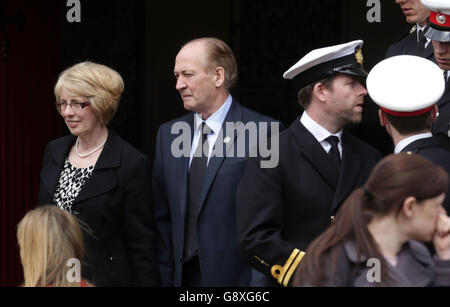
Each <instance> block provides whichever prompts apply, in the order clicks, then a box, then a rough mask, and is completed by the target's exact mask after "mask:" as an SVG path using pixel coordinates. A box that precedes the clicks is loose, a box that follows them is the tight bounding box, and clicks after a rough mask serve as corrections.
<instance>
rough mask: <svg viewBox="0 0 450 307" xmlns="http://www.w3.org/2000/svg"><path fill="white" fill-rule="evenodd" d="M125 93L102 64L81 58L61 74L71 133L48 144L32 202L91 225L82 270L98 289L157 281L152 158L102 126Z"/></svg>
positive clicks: (60, 99) (60, 98) (60, 95)
mask: <svg viewBox="0 0 450 307" xmlns="http://www.w3.org/2000/svg"><path fill="white" fill-rule="evenodd" d="M123 91H124V82H123V79H122V77H121V76H120V75H119V73H118V72H116V71H115V70H113V69H111V68H109V67H107V66H105V65H101V64H96V63H92V62H83V63H80V64H76V65H74V66H72V67H70V68H68V69H66V70H65V71H63V72H62V73H61V75H60V76H59V78H58V81H57V83H56V86H55V96H56V110H57V111H58V113H59V114H60V115H61V117H62V119H63V120H64V122H65V124H66V125H67V128H68V129H69V131H70V135H68V136H65V137H62V138H59V139H57V140H54V141H51V142H50V143H49V144H48V145H47V148H46V150H45V154H44V161H43V166H42V170H41V185H40V190H39V196H38V204H39V205H47V204H52V205H55V206H58V207H60V208H61V209H63V210H65V211H67V212H70V213H72V214H73V215H75V216H76V217H77V218H78V219H79V220H80V221H83V222H84V223H86V225H87V226H89V228H90V229H91V230H92V236H90V235H85V236H84V240H85V241H84V242H85V248H86V250H87V252H86V259H85V264H86V265H84V266H83V276H86V278H88V280H90V281H92V282H93V283H94V284H95V285H96V286H97V287H102V286H105V287H111V286H158V285H159V283H160V281H159V279H160V278H159V270H158V268H157V264H156V259H155V246H154V237H155V230H154V226H153V220H152V217H151V211H150V202H151V197H150V186H151V176H150V161H149V159H148V157H147V156H146V155H144V154H142V153H141V152H139V151H138V150H136V149H135V148H134V147H133V146H132V145H130V144H129V143H127V142H126V141H125V140H123V139H122V138H121V137H120V136H119V135H118V134H117V133H116V132H115V131H114V130H113V129H112V128H110V127H109V126H108V125H109V123H110V121H111V120H112V118H113V117H114V115H115V114H116V111H117V109H118V107H119V102H120V99H121V95H122V93H123Z"/></svg>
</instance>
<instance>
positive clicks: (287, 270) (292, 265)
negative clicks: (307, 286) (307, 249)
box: [271, 249, 305, 287]
mask: <svg viewBox="0 0 450 307" xmlns="http://www.w3.org/2000/svg"><path fill="white" fill-rule="evenodd" d="M304 256H305V253H304V252H301V251H300V250H298V249H295V250H294V251H293V252H292V254H291V256H290V257H289V259H288V261H287V262H286V263H285V265H284V267H282V266H280V265H274V266H273V267H272V270H271V271H272V276H273V277H274V278H275V279H276V280H277V281H278V283H279V284H280V285H282V286H284V287H287V286H288V284H289V281H290V279H291V277H292V275H293V274H294V272H295V270H296V269H297V267H298V265H299V264H300V262H301V261H302V259H303V257H304Z"/></svg>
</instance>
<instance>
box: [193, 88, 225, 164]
mask: <svg viewBox="0 0 450 307" xmlns="http://www.w3.org/2000/svg"><path fill="white" fill-rule="evenodd" d="M232 102H233V97H232V96H231V95H230V96H228V99H227V100H226V101H225V103H224V104H223V106H222V107H221V108H220V109H219V110H217V112H216V113H214V114H213V115H211V116H210V117H209V118H208V119H207V120H206V121H204V120H203V119H202V118H201V116H200V115H199V114H197V113H195V114H194V128H195V133H194V139H193V140H192V148H191V156H190V161H189V168H190V167H191V163H192V159H193V158H194V154H195V152H196V150H197V146H198V144H199V142H200V140H201V131H200V130H201V126H202V124H203V122H205V123H206V125H208V127H209V128H210V129H211V134H209V135H208V143H209V153H208V163H209V160H210V158H211V153H212V151H213V149H214V145H215V144H216V141H217V138H218V136H219V134H220V131H221V130H222V126H223V122H224V121H225V117H226V116H227V114H228V111H230V108H231V104H232Z"/></svg>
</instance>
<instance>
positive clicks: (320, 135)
mask: <svg viewBox="0 0 450 307" xmlns="http://www.w3.org/2000/svg"><path fill="white" fill-rule="evenodd" d="M300 122H301V123H302V124H303V126H305V128H306V129H307V130H308V131H309V132H311V134H312V135H313V136H314V138H316V140H317V141H318V142H319V143H320V145H322V147H323V149H324V150H325V152H326V153H330V150H331V145H330V144H329V143H328V142H327V141H326V139H327V138H328V137H330V136H337V137H338V138H339V144H338V148H339V153H340V155H341V159H342V133H343V130H341V131H339V132H338V133H336V134H332V133H331V132H329V131H328V130H327V129H325V128H324V127H322V126H321V125H319V124H318V123H317V122H315V121H314V120H313V119H312V118H311V117H310V116H309V115H308V113H307V112H306V111H305V112H304V113H303V115H302V118H301V119H300Z"/></svg>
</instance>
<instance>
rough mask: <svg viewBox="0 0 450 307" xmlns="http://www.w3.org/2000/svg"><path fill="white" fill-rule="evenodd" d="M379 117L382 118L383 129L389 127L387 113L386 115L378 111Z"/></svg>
mask: <svg viewBox="0 0 450 307" xmlns="http://www.w3.org/2000/svg"><path fill="white" fill-rule="evenodd" d="M378 117H379V118H380V125H381V127H386V126H387V125H388V123H389V122H388V120H387V117H386V113H384V112H383V111H381V109H380V110H378Z"/></svg>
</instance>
